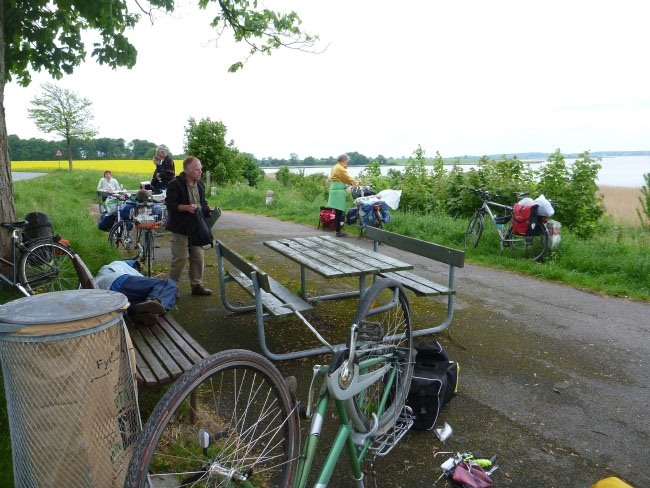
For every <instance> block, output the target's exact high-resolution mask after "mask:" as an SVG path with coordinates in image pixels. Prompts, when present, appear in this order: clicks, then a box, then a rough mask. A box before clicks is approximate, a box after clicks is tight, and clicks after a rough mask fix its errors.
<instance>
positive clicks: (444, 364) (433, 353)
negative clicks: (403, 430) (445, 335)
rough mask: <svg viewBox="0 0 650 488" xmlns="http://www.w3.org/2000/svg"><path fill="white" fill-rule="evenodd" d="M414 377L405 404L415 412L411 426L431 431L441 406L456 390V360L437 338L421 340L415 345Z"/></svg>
mask: <svg viewBox="0 0 650 488" xmlns="http://www.w3.org/2000/svg"><path fill="white" fill-rule="evenodd" d="M415 350H416V351H417V353H416V355H415V365H414V367H413V379H412V380H411V388H410V389H409V394H408V397H407V398H406V404H407V405H408V406H409V407H411V409H412V410H413V414H414V415H415V421H414V423H413V429H416V430H431V429H432V428H433V426H434V425H435V424H436V421H437V420H438V415H440V410H441V409H442V407H443V406H444V405H445V404H446V403H447V402H448V401H449V400H451V398H452V397H453V396H454V394H455V393H456V392H457V391H458V370H459V366H458V363H456V362H454V361H450V360H449V355H448V354H447V351H446V350H445V348H444V347H442V344H440V343H439V342H438V341H432V342H424V343H421V344H419V345H417V346H416V347H415Z"/></svg>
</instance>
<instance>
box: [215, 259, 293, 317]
mask: <svg viewBox="0 0 650 488" xmlns="http://www.w3.org/2000/svg"><path fill="white" fill-rule="evenodd" d="M228 274H229V275H230V276H231V278H232V279H233V280H235V281H236V282H237V283H238V284H239V286H241V287H242V288H243V289H244V290H246V292H247V293H248V294H249V295H251V296H255V290H254V289H253V282H252V281H251V279H250V278H248V277H247V276H245V275H244V273H242V272H241V271H239V270H238V269H232V270H228ZM260 293H261V295H262V305H264V308H266V309H267V310H268V311H269V312H270V313H271V314H272V315H275V316H277V317H279V316H281V315H287V314H290V313H292V312H291V310H290V309H288V308H287V307H284V306H283V305H284V303H282V302H281V301H280V300H278V299H277V298H276V297H275V296H273V295H272V294H271V293H266V292H265V291H264V290H260Z"/></svg>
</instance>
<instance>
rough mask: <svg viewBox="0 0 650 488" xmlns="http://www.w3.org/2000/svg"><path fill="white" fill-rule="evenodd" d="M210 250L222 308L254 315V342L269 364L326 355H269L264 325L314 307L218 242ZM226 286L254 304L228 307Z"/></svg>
mask: <svg viewBox="0 0 650 488" xmlns="http://www.w3.org/2000/svg"><path fill="white" fill-rule="evenodd" d="M214 248H215V251H216V253H217V261H218V265H219V289H220V290H219V291H220V293H221V301H222V302H223V305H224V307H226V310H229V311H231V312H235V313H241V312H250V311H253V310H254V311H255V314H256V316H257V334H258V339H259V343H260V347H261V348H262V352H264V354H265V355H266V356H268V357H269V358H271V359H273V360H285V359H296V358H300V357H306V356H315V355H317V354H323V353H325V352H328V351H329V349H327V348H325V347H319V348H314V349H309V350H305V351H298V352H291V353H284V354H276V353H273V352H271V351H270V350H269V348H268V346H267V344H266V334H265V330H264V322H265V321H268V320H270V319H272V318H276V317H282V316H286V315H297V316H298V317H302V312H306V311H309V310H313V308H314V307H313V306H312V305H311V304H310V303H309V302H307V301H305V300H303V299H302V298H300V297H299V296H297V295H295V294H293V293H292V292H291V291H290V290H288V289H287V288H285V287H284V286H282V285H281V284H280V283H279V282H277V281H276V280H274V279H273V278H271V277H270V276H269V275H268V274H266V273H265V272H264V271H262V270H260V269H259V268H258V267H257V266H255V265H254V264H253V263H251V262H249V261H246V259H244V258H243V257H242V256H240V255H239V254H238V253H237V252H236V251H234V250H233V249H231V248H229V247H228V246H226V245H225V244H224V243H223V242H221V241H220V240H217V241H216V242H215V246H214ZM226 262H228V263H229V264H230V265H231V266H230V267H229V268H228V269H226ZM229 282H234V283H237V284H238V285H239V286H240V287H241V288H242V289H244V290H245V291H246V292H247V293H248V294H249V295H251V296H252V297H253V298H254V299H255V304H253V305H245V306H235V305H233V304H232V303H230V301H229V300H228V296H227V289H226V283H229ZM303 320H304V318H303Z"/></svg>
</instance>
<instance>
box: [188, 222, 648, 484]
mask: <svg viewBox="0 0 650 488" xmlns="http://www.w3.org/2000/svg"><path fill="white" fill-rule="evenodd" d="M215 230H216V234H217V236H218V237H219V238H221V239H223V240H224V242H226V243H228V244H230V245H232V246H233V247H234V248H235V249H237V250H238V251H239V252H240V253H241V254H242V255H247V254H248V255H249V256H250V257H249V259H251V258H252V259H253V260H254V262H255V263H256V264H257V265H258V266H259V267H261V268H262V269H264V270H265V271H267V272H268V273H269V274H270V275H271V276H273V277H274V278H276V279H278V280H279V281H281V282H283V283H285V284H289V286H290V287H291V286H297V285H299V283H300V281H299V279H300V278H299V270H298V268H294V265H293V264H292V263H291V262H289V261H288V260H286V259H285V258H282V257H281V256H279V255H277V254H276V253H273V251H271V250H269V249H268V248H266V247H264V246H263V245H262V241H264V240H270V239H276V238H281V237H286V236H290V237H299V236H308V235H319V234H321V231H317V230H316V229H315V228H314V227H308V226H302V225H296V224H293V223H289V222H282V221H279V220H276V219H270V218H266V217H261V216H254V215H245V214H239V213H234V212H224V214H223V216H222V217H221V219H220V220H219V222H218V223H217V225H216V228H215ZM346 239H348V240H350V241H351V242H353V243H355V244H358V245H364V246H368V247H370V243H369V242H364V241H359V240H356V239H355V238H353V237H347V238H346ZM382 252H386V253H387V254H390V255H392V256H395V257H397V258H399V259H403V260H405V261H408V262H412V263H414V264H415V265H416V269H415V272H416V273H419V274H423V275H424V276H427V277H429V278H431V279H433V280H434V281H438V282H440V281H441V280H444V279H446V278H443V277H442V276H441V275H443V274H444V273H445V268H446V267H443V266H437V265H435V264H431V263H427V262H426V260H424V259H414V257H413V256H412V255H408V254H406V253H401V252H399V251H393V250H391V249H390V248H387V247H384V248H382ZM207 255H208V256H209V257H208V263H209V264H211V265H212V266H211V267H208V268H207V274H208V276H207V283H208V284H209V285H210V286H212V287H213V288H214V289H215V291H216V289H218V280H217V278H216V259H215V258H214V252H208V253H207ZM445 276H446V275H445ZM308 277H309V280H310V283H313V285H312V286H315V288H316V289H319V291H320V289H321V288H322V289H326V288H327V287H329V286H332V284H333V283H332V282H328V281H325V280H318V279H317V277H316V276H315V275H311V274H308ZM312 280H313V281H312ZM456 280H457V289H458V295H457V300H456V304H457V308H456V310H457V312H456V315H455V317H454V321H453V324H452V327H451V336H450V335H448V334H447V333H442V334H440V335H439V337H437V339H439V340H440V341H441V342H442V343H443V344H444V345H445V347H446V348H447V349H448V351H449V353H450V356H451V357H452V359H454V360H456V361H458V362H459V363H460V366H461V373H460V388H459V393H458V395H457V396H456V397H455V398H454V399H453V400H452V401H451V403H450V404H449V405H447V406H446V407H445V408H444V409H443V411H442V413H441V417H440V419H441V421H447V422H449V423H450V424H451V426H452V428H453V429H454V434H453V435H452V437H451V438H450V439H449V440H447V441H446V443H445V444H441V443H440V442H439V441H438V440H437V439H436V437H435V436H434V435H433V433H432V432H410V433H409V434H408V435H407V436H406V438H405V440H404V441H403V442H402V443H401V444H400V445H398V446H397V448H396V449H395V450H394V451H393V452H391V453H390V454H389V456H388V457H387V458H385V460H384V459H382V460H381V462H380V463H377V464H376V468H377V471H378V475H379V481H378V485H379V486H431V485H432V483H433V480H435V479H436V478H437V477H438V475H439V473H440V470H439V468H438V465H439V464H440V462H442V461H443V460H444V459H445V456H439V457H437V458H435V459H433V454H434V453H435V452H436V451H438V450H441V451H456V450H471V451H473V452H475V453H478V454H481V455H488V456H489V455H491V454H493V453H498V454H499V456H500V462H499V464H500V465H501V470H500V473H499V475H498V476H497V486H517V487H527V486H531V487H585V486H589V485H590V484H591V483H594V482H596V481H597V480H599V479H602V478H605V477H607V476H619V477H621V478H623V479H624V480H626V481H627V482H628V483H630V484H632V485H633V486H635V487H636V488H641V487H646V486H650V409H649V407H650V391H649V386H648V385H650V364H649V363H650V361H648V352H649V351H650V339H649V338H650V335H649V332H650V304H647V303H636V302H631V301H627V300H622V299H616V298H608V297H602V296H599V295H596V294H594V293H590V292H586V291H582V290H577V289H574V288H570V287H567V286H562V285H556V284H552V283H546V282H543V281H539V280H536V279H532V278H528V277H523V276H519V275H516V274H512V273H509V272H503V271H498V270H494V269H489V268H483V267H479V266H472V265H467V266H465V268H463V269H461V270H459V271H458V273H457V275H456ZM354 284H355V283H354V282H350V288H351V289H353V287H354ZM186 288H188V286H187V284H184V285H183V286H182V291H183V297H182V298H181V299H180V300H179V306H180V308H181V310H182V311H183V319H184V323H185V324H187V326H188V329H190V330H191V331H192V333H193V334H196V335H197V336H198V338H199V340H202V341H205V342H206V343H207V344H208V347H209V349H213V350H218V349H220V348H226V347H247V348H252V349H256V348H257V345H256V342H255V340H254V318H253V317H252V316H247V318H242V317H244V316H233V315H231V314H228V313H226V312H225V310H223V307H222V306H221V302H220V300H219V299H218V298H215V299H214V300H212V299H205V300H204V301H203V302H201V301H200V300H203V299H202V298H190V297H189V294H188V289H186ZM313 291H315V290H313ZM411 298H412V300H411V303H412V305H413V308H414V311H415V314H414V322H415V324H416V325H417V324H420V325H421V326H422V325H426V324H430V323H438V322H440V318H441V314H442V313H443V308H442V306H441V304H440V303H439V302H438V301H437V300H436V299H427V298H424V299H423V298H415V297H413V296H411ZM355 306H356V304H355V303H353V300H346V301H340V302H327V303H323V304H319V305H318V307H317V310H316V312H315V316H314V322H316V323H318V322H322V323H323V328H324V329H325V330H327V329H328V327H330V324H329V322H330V321H329V318H330V317H334V319H333V320H334V321H336V320H338V318H339V317H341V323H342V324H343V325H341V326H340V327H339V326H336V325H334V326H331V327H333V329H332V330H337V331H339V332H340V333H344V331H345V328H346V327H348V324H349V318H351V317H352V314H353V312H354V307H355ZM206 314H207V315H206ZM206 316H207V317H209V319H206ZM234 326H237V327H241V330H242V333H239V332H238V333H237V334H233V333H232V330H233V327H234ZM269 327H273V325H270V326H269ZM285 327H287V328H289V329H291V327H290V326H287V325H285V324H279V325H276V329H269V330H275V331H278V333H279V331H280V330H283V329H284V328H285ZM303 329H304V328H302V329H301V328H300V326H296V329H295V330H296V332H295V334H294V333H292V334H289V335H291V336H292V337H304V336H305V335H306V334H307V332H302V330H303ZM284 330H286V329H284ZM244 331H246V332H244ZM273 334H275V332H272V333H271V334H270V335H273ZM291 340H294V339H292V338H289V339H286V343H288V342H290V341H291ZM296 340H297V339H296ZM278 341H279V344H280V345H282V344H286V343H285V342H282V341H281V340H280V339H278ZM257 349H259V348H257ZM323 360H324V359H323V358H320V361H323ZM308 364H311V362H310V361H303V362H295V361H294V362H284V363H280V365H279V366H280V368H281V369H282V370H283V372H285V373H286V374H297V375H298V376H299V381H300V382H301V383H307V384H308V381H309V377H308V374H307V375H305V374H304V371H305V370H308V369H309V368H308V367H307V365H308ZM301 375H302V377H301ZM304 388H305V389H306V388H307V386H305V387H304ZM302 393H304V395H305V396H306V391H303V392H302ZM337 473H339V474H337V475H336V476H339V477H340V478H336V479H337V480H338V481H336V485H337V486H348V485H350V483H349V478H346V477H344V475H346V474H347V471H346V470H345V469H340V470H339V471H337ZM346 483H347V484H346ZM369 486H371V485H369ZM436 486H438V487H441V486H445V485H444V482H440V483H438V484H437V485H436Z"/></svg>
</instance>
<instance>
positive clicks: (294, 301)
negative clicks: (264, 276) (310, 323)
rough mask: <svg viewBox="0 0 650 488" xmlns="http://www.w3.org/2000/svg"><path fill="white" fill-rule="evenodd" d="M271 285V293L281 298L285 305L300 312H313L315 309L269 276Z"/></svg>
mask: <svg viewBox="0 0 650 488" xmlns="http://www.w3.org/2000/svg"><path fill="white" fill-rule="evenodd" d="M269 285H270V286H271V293H272V294H273V295H275V296H276V297H277V298H279V299H280V300H281V301H282V302H284V303H289V304H291V305H293V306H294V307H296V310H298V311H299V312H305V311H307V310H313V309H314V307H313V306H312V305H311V304H310V303H307V302H306V301H304V300H303V299H302V298H300V297H298V296H296V295H294V294H293V293H291V291H289V290H287V289H286V288H285V287H284V286H282V285H281V284H280V283H278V282H277V281H276V280H274V279H273V278H271V277H270V276H269ZM284 308H286V307H284Z"/></svg>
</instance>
